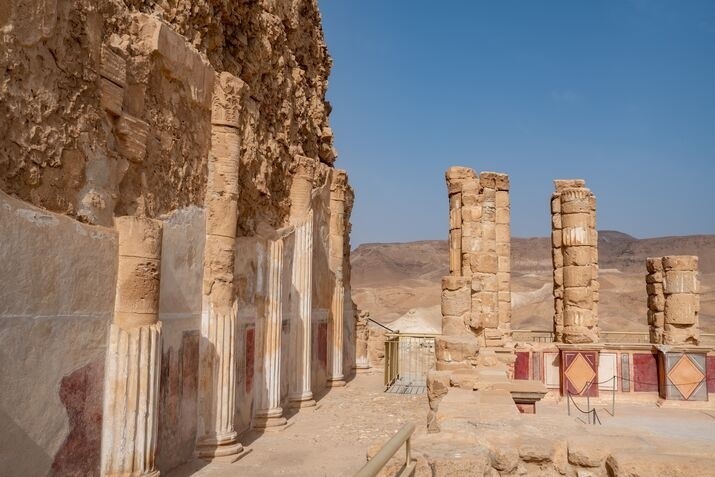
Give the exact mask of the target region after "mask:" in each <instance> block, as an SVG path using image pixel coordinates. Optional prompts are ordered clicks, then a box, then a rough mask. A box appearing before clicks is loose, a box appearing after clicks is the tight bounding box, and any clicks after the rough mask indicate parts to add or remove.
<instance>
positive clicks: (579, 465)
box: [384, 388, 715, 477]
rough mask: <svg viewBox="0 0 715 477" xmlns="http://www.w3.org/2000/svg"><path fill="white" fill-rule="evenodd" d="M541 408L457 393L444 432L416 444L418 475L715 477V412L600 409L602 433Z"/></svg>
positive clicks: (443, 407)
mask: <svg viewBox="0 0 715 477" xmlns="http://www.w3.org/2000/svg"><path fill="white" fill-rule="evenodd" d="M537 406H538V407H539V412H538V414H536V415H529V414H520V413H519V412H518V411H517V410H516V407H515V406H514V403H513V401H512V399H511V396H510V393H508V392H507V391H506V390H499V389H493V390H487V391H469V390H465V389H459V388H451V389H450V390H449V393H447V394H446V395H445V396H444V397H443V398H442V400H441V402H440V404H439V412H438V413H437V416H436V419H437V422H438V427H439V428H440V432H439V433H435V434H424V435H417V436H416V437H415V439H414V442H413V451H414V455H415V458H416V459H417V462H418V466H417V471H416V474H415V475H416V476H446V475H485V476H497V475H501V476H517V475H529V476H532V475H533V476H560V475H566V476H583V477H585V476H591V477H596V476H604V477H605V476H609V477H613V476H629V477H636V476H643V477H646V476H655V475H668V476H683V477H685V476H695V475H697V476H715V457H713V449H715V432H712V429H713V428H714V426H715V412H712V411H705V412H703V411H696V410H684V409H678V410H676V409H661V408H658V407H656V406H655V405H635V404H625V405H621V404H619V403H617V404H616V414H615V416H611V415H610V414H609V413H608V412H607V410H606V408H605V407H600V408H598V413H599V416H600V418H601V420H602V422H603V424H602V425H600V426H599V425H588V424H586V423H584V422H581V421H580V420H579V419H578V417H577V416H575V415H573V416H568V415H567V410H566V404H565V402H563V401H562V402H555V401H548V402H543V401H542V402H539V403H538V404H537ZM399 457H401V456H399ZM401 465H402V463H401V462H399V461H398V460H395V461H394V462H392V463H391V468H390V469H388V470H386V471H385V473H384V475H394V471H395V470H396V469H397V468H399V466H401Z"/></svg>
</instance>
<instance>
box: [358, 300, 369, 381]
mask: <svg viewBox="0 0 715 477" xmlns="http://www.w3.org/2000/svg"><path fill="white" fill-rule="evenodd" d="M356 315H357V316H356V318H355V369H356V370H358V372H365V371H366V370H368V369H370V358H369V354H368V341H369V340H370V330H369V329H368V326H367V322H368V318H369V317H370V312H368V311H360V312H358V313H356Z"/></svg>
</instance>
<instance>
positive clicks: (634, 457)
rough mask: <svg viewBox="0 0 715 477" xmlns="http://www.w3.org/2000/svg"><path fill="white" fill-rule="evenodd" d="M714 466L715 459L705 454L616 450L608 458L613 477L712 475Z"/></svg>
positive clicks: (607, 463) (607, 464) (607, 468)
mask: <svg viewBox="0 0 715 477" xmlns="http://www.w3.org/2000/svg"><path fill="white" fill-rule="evenodd" d="M713 468H715V459H712V458H709V457H705V456H684V455H668V454H663V453H639V452H634V451H615V452H613V453H612V454H611V455H609V456H608V458H607V460H606V470H607V472H608V475H609V476H613V477H646V476H655V475H663V476H665V475H668V476H672V477H689V476H693V475H711V474H712V472H713Z"/></svg>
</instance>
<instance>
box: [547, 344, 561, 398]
mask: <svg viewBox="0 0 715 477" xmlns="http://www.w3.org/2000/svg"><path fill="white" fill-rule="evenodd" d="M544 384H546V387H547V388H549V389H558V388H560V387H561V356H560V355H559V353H555V352H554V353H552V352H544Z"/></svg>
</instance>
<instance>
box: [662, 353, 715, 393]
mask: <svg viewBox="0 0 715 477" xmlns="http://www.w3.org/2000/svg"><path fill="white" fill-rule="evenodd" d="M659 358H660V363H661V365H662V367H663V368H662V369H663V372H662V373H660V375H661V382H660V395H661V397H662V398H664V399H673V400H678V401H707V400H708V391H707V383H706V380H705V373H706V368H705V358H706V357H705V354H704V353H703V354H695V353H660V356H659Z"/></svg>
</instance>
